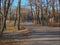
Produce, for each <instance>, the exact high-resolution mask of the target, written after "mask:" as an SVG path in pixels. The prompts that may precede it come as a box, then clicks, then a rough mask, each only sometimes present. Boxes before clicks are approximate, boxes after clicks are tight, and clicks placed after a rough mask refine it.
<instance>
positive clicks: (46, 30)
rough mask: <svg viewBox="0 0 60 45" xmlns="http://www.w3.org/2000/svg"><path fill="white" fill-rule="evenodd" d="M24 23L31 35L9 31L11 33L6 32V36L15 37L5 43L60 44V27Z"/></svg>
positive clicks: (25, 44)
mask: <svg viewBox="0 0 60 45" xmlns="http://www.w3.org/2000/svg"><path fill="white" fill-rule="evenodd" d="M22 25H24V26H25V27H26V28H27V29H28V30H29V31H30V33H29V36H23V35H21V34H20V33H9V35H7V34H6V33H5V34H4V36H6V37H10V38H15V39H14V40H12V41H11V40H9V41H8V42H7V40H5V42H4V43H5V44H6V45H60V28H59V27H47V26H40V25H33V24H27V23H25V24H22ZM12 34H13V35H15V36H13V35H12ZM0 44H2V43H0ZM3 45H4V44H3Z"/></svg>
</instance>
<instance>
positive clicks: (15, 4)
mask: <svg viewBox="0 0 60 45" xmlns="http://www.w3.org/2000/svg"><path fill="white" fill-rule="evenodd" d="M17 2H18V0H14V2H13V6H17ZM26 3H27V0H21V5H25V4H26Z"/></svg>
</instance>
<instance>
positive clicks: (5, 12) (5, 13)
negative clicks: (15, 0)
mask: <svg viewBox="0 0 60 45" xmlns="http://www.w3.org/2000/svg"><path fill="white" fill-rule="evenodd" d="M10 1H11V0H3V2H4V7H3V8H4V15H3V16H4V19H3V25H2V32H1V37H2V36H3V31H4V29H6V20H7V14H8V10H9V7H10V6H11V4H12V3H10Z"/></svg>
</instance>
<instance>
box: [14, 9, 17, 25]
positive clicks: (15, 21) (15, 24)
mask: <svg viewBox="0 0 60 45" xmlns="http://www.w3.org/2000/svg"><path fill="white" fill-rule="evenodd" d="M16 21H17V9H16V17H15V22H14V26H16Z"/></svg>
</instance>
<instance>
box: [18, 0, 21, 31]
mask: <svg viewBox="0 0 60 45" xmlns="http://www.w3.org/2000/svg"><path fill="white" fill-rule="evenodd" d="M18 5H19V6H18V8H19V18H18V30H20V15H21V12H20V10H21V0H18Z"/></svg>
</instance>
